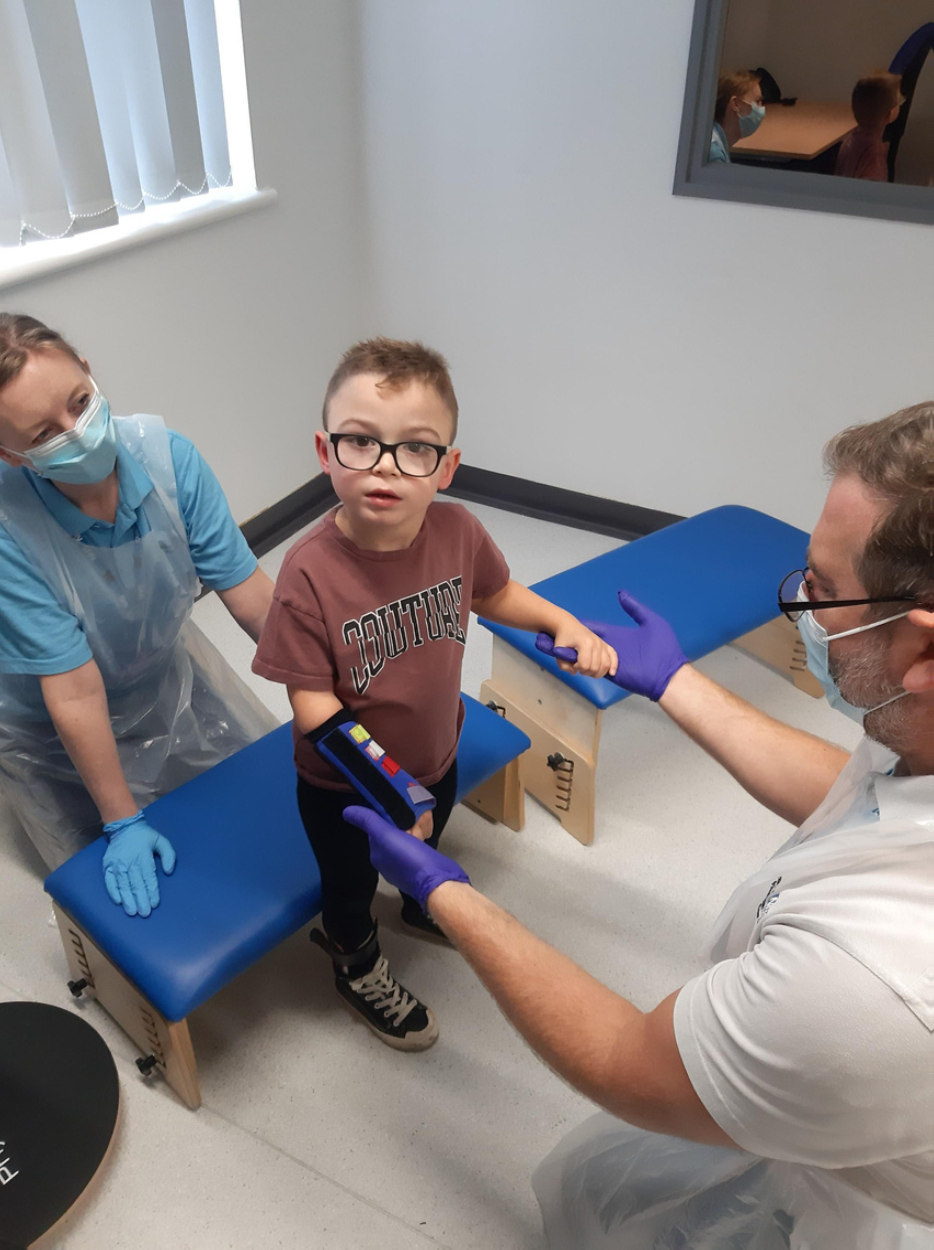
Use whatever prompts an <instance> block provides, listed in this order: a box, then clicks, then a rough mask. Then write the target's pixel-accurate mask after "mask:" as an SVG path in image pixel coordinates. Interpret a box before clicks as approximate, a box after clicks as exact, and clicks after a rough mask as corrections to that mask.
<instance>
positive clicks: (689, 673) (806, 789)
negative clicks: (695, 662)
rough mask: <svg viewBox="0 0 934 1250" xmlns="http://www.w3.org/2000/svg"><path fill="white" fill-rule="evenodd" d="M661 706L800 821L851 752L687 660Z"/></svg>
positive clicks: (745, 782)
mask: <svg viewBox="0 0 934 1250" xmlns="http://www.w3.org/2000/svg"><path fill="white" fill-rule="evenodd" d="M659 706H660V707H661V708H662V709H663V711H665V712H666V713H667V714H668V715H669V716H670V717H671V719H672V720H673V721H674V722H675V724H676V725H678V726H679V727H680V728H681V729H683V730H684V732H685V733H686V734H687V735H688V736H689V737H690V738H692V739H693V740H694V741H695V742H696V743H697V744H698V746H701V747H703V749H704V750H705V751H706V752H707V753H708V754H709V755H712V756H713V758H714V759H715V760H717V762H718V763H720V764H722V765H723V767H724V768H725V769H726V770H727V771H728V772H729V773H730V774H731V775H732V776H733V777H735V778H736V780H737V781H738V782H739V783H740V785H741V786H742V787H743V788H744V789H745V790H746V791H748V793H749V794H751V795H752V796H753V798H754V799H757V800H758V801H759V802H760V803H762V804H763V806H765V807H767V808H769V810H770V811H773V812H775V813H776V814H777V815H779V816H782V817H783V818H784V819H785V820H789V821H791V823H792V824H794V825H800V824H802V823H803V822H804V821H805V820H806V819H807V818H808V816H810V815H811V813H812V812H813V811H814V810H815V809H816V808H817V807H818V806H819V805H820V803H821V802H822V801H823V800H824V798H825V797H826V796H827V792H828V791H829V790H830V787H831V786H832V785H833V783H834V782H835V781H836V779H837V777H838V776H839V775H840V773H841V771H842V770H843V768H844V766H845V765H846V762H847V760H848V759H849V758H850V757H849V753H848V752H847V751H844V750H843V749H842V748H841V747H837V746H833V745H832V744H831V743H829V742H825V741H824V740H823V739H822V738H815V737H814V736H813V735H812V734H808V733H805V732H804V731H803V730H801V729H793V728H792V727H791V726H790V725H784V724H782V722H781V721H777V720H773V719H772V717H771V716H767V715H766V714H765V713H764V712H760V711H759V710H758V708H754V707H753V706H752V704H750V703H746V701H745V700H744V699H740V698H738V697H737V696H736V695H734V694H731V693H730V692H729V691H728V690H724V689H723V687H722V686H718V685H717V683H716V682H714V681H711V680H710V678H708V677H705V676H704V675H703V673H700V672H698V670H697V669H695V668H692V667H691V666H690V665H685V666H684V667H683V668H681V669H679V670H678V672H677V673H675V675H674V677H673V678H672V679H671V681H670V682H669V684H668V688H667V690H666V691H665V693H664V694H663V695H662V697H661V699H660V700H659Z"/></svg>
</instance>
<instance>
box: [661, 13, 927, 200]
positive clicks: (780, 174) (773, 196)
mask: <svg viewBox="0 0 934 1250" xmlns="http://www.w3.org/2000/svg"><path fill="white" fill-rule="evenodd" d="M726 13H727V0H696V3H695V7H694V25H693V29H692V31H691V47H690V52H689V54H688V72H687V83H686V85H685V91H684V112H683V114H682V117H681V140H680V142H679V144H678V160H677V164H676V167H675V184H674V193H675V195H693V196H700V197H701V198H703V199H708V200H733V201H736V202H738V203H742V204H769V205H772V206H774V207H776V208H804V209H812V210H814V211H816V212H822V213H847V214H849V215H850V216H855V217H882V218H885V219H887V220H890V221H912V222H919V223H922V224H925V225H932V224H934V188H932V187H913V186H902V185H901V184H899V183H891V182H866V181H863V180H861V179H859V178H835V177H833V176H832V175H828V174H809V173H803V172H799V171H796V170H790V169H789V170H783V169H756V168H754V167H753V166H751V165H738V164H730V165H726V164H722V163H720V164H712V165H711V164H708V163H707V156H708V153H709V151H710V134H711V127H712V124H713V110H714V102H715V99H716V84H717V76H718V74H719V71H720V49H721V48H722V46H723V34H724V30H725V28H726Z"/></svg>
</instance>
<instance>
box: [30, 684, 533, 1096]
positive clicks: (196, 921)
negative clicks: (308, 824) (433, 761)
mask: <svg viewBox="0 0 934 1250" xmlns="http://www.w3.org/2000/svg"><path fill="white" fill-rule="evenodd" d="M463 699H464V705H465V709H466V715H465V718H464V726H463V730H462V732H461V741H460V746H459V748H458V754H457V766H458V789H457V800H458V802H461V801H466V802H468V803H469V805H470V806H472V807H475V808H476V810H479V811H481V812H484V814H486V815H488V816H490V815H494V814H496V813H495V812H494V810H492V809H494V808H495V806H496V800H497V797H498V796H497V790H496V786H497V784H501V779H502V774H503V772H504V770H505V771H507V772H508V770H513V772H512V777H511V779H510V778H507V781H506V783H505V784H507V785H508V787H509V788H510V789H511V790H513V791H514V792H515V795H516V796H518V797H517V798H515V797H513V798H512V799H511V800H510V801H509V802H508V803H507V804H506V807H507V809H508V810H506V811H505V814H506V815H507V816H508V815H510V814H511V815H512V816H513V817H514V816H515V815H516V812H517V811H518V813H519V820H520V823H521V797H522V794H523V790H522V786H521V781H520V776H519V771H518V757H519V756H520V755H521V754H522V752H523V751H525V750H526V749H527V748H528V746H529V740H528V738H527V737H526V735H525V734H524V733H523V732H522V731H521V730H520V729H517V728H516V726H514V725H511V724H510V723H509V722H508V721H507V720H505V719H503V717H501V716H498V715H497V714H496V713H495V712H493V711H491V710H490V709H489V708H486V707H484V706H483V705H482V704H480V703H478V702H477V701H476V699H471V698H470V697H469V696H467V695H464V696H463ZM491 787H492V788H491ZM500 797H501V795H500ZM517 803H519V804H520V806H519V807H518V808H517V806H516V804H517ZM148 813H149V815H150V816H151V818H152V823H153V825H154V826H155V827H156V828H157V829H158V830H159V831H160V832H162V833H164V834H165V835H166V836H167V837H168V838H169V839H170V841H171V842H172V843H173V845H174V846H175V849H176V851H177V852H178V867H177V868H176V870H175V872H174V874H173V875H172V877H171V878H165V877H163V876H162V874H161V872H160V878H161V880H160V887H161V895H162V899H161V902H160V905H159V907H158V908H156V910H155V911H154V912H153V913H152V915H151V916H149V917H148V918H147V919H146V920H141V919H139V918H138V917H133V918H131V917H129V916H127V915H125V914H124V911H123V909H122V908H121V907H117V906H115V905H114V904H113V903H112V902H111V901H110V898H109V897H108V895H107V892H106V890H105V888H104V881H103V874H102V872H101V855H102V853H103V846H102V843H101V842H100V841H98V842H96V843H94V844H93V845H91V846H88V847H86V848H85V849H84V850H83V851H79V852H78V854H77V855H74V856H73V857H72V858H71V859H70V860H68V861H67V863H65V864H63V865H62V866H61V867H60V868H57V869H56V870H55V871H54V872H53V873H51V875H50V876H49V877H48V879H47V880H46V883H45V888H46V890H47V891H48V893H49V894H50V895H51V896H52V898H53V900H54V901H55V911H56V915H57V917H58V922H59V928H60V931H61V935H62V941H63V943H64V946H65V953H66V956H67V958H68V964H69V968H70V970H71V973H72V976H73V978H74V980H73V981H72V982H71V983H70V985H71V986H73V987H75V988H74V989H73V992H78V993H80V992H81V990H82V989H83V988H84V987H83V986H82V985H81V982H82V981H83V982H85V983H86V984H87V986H88V987H89V988H93V990H94V991H95V994H96V996H97V998H98V1000H99V1001H100V1002H101V1004H102V1005H103V1006H104V1007H105V1008H106V1009H107V1010H108V1011H109V1012H110V1014H111V1015H112V1016H113V1017H114V1019H115V1020H116V1021H117V1022H118V1024H120V1025H121V1026H122V1027H123V1028H124V1029H125V1030H126V1032H127V1033H129V1035H130V1036H131V1037H132V1038H133V1040H134V1041H135V1042H136V1044H137V1045H138V1046H139V1047H140V1049H141V1050H142V1051H143V1052H144V1053H145V1054H146V1055H147V1056H155V1060H154V1063H155V1064H158V1066H160V1067H161V1068H162V1069H163V1071H164V1072H165V1075H166V1078H167V1080H168V1081H169V1083H170V1084H171V1085H172V1087H173V1088H174V1089H175V1090H176V1092H177V1093H178V1094H179V1096H180V1097H181V1098H182V1100H183V1101H184V1102H186V1103H187V1104H188V1106H190V1107H197V1106H198V1105H199V1104H200V1101H201V1097H200V1092H199V1090H198V1082H197V1075H196V1070H195V1062H194V1052H193V1050H192V1046H191V1039H190V1036H189V1033H188V1026H187V1023H186V1020H185V1018H186V1017H187V1016H188V1015H189V1014H190V1013H191V1012H192V1011H193V1010H194V1009H195V1008H196V1007H198V1006H199V1005H200V1004H201V1003H203V1002H205V1001H206V1000H207V999H209V998H210V997H211V996H212V995H213V994H216V993H217V991H218V990H220V989H221V988H222V987H223V986H225V985H226V984H227V983H228V982H229V981H231V980H232V979H233V978H234V977H235V976H236V975H237V974H238V973H239V972H242V971H243V970H244V969H246V968H248V967H249V966H250V965H251V964H253V963H254V962H255V961H256V960H257V959H259V958H260V957H261V956H262V955H264V954H266V952H267V951H270V950H272V949H273V948H274V947H275V946H277V945H278V944H279V943H280V942H282V941H284V940H285V939H286V938H287V937H289V936H290V935H291V934H292V933H295V932H296V931H297V930H298V929H300V928H302V926H303V925H306V924H308V923H309V921H311V920H312V919H313V918H314V917H315V916H316V915H317V914H318V912H319V911H320V910H321V879H320V877H319V874H318V865H317V863H316V862H315V858H314V855H313V854H312V852H311V848H310V847H309V845H308V839H307V837H306V836H305V831H304V828H303V827H302V823H301V820H300V818H299V815H298V807H297V804H296V800H295V766H294V764H293V762H292V729H291V725H290V724H285V725H280V726H279V728H278V729H274V730H273V731H272V732H271V733H269V734H267V735H266V736H265V737H263V738H260V739H259V740H258V741H257V742H254V743H252V744H251V745H250V746H248V747H244V748H243V750H241V751H238V752H237V753H236V754H235V755H232V756H231V757H230V758H229V759H226V760H224V761H223V762H222V763H220V764H217V765H216V766H215V767H214V768H212V769H210V770H209V771H208V772H206V773H202V774H201V776H200V777H195V778H194V779H193V780H191V781H189V782H187V783H186V784H185V785H183V786H180V787H179V788H178V789H177V790H174V791H172V792H171V793H170V794H166V795H164V796H163V797H162V798H161V799H158V800H157V801H156V802H155V803H153V804H151V806H150V807H149V808H148ZM514 827H515V826H514ZM150 1063H151V1064H152V1061H150Z"/></svg>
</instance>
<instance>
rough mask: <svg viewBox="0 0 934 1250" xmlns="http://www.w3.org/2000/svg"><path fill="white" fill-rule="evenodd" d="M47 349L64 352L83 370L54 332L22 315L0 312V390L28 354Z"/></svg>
mask: <svg viewBox="0 0 934 1250" xmlns="http://www.w3.org/2000/svg"><path fill="white" fill-rule="evenodd" d="M49 348H55V349H57V350H58V351H61V352H64V353H65V354H66V355H67V356H70V357H71V358H72V360H74V361H76V362H77V363H78V364H79V365H81V368H82V369H83V368H84V362H83V361H82V359H81V357H80V356H79V355H78V353H77V352H76V351H75V349H74V348H73V347H72V345H71V344H70V343H69V342H68V341H67V340H66V339H64V338H62V336H61V335H60V334H59V333H58V331H57V330H50V329H49V327H48V326H47V325H44V324H43V323H42V322H41V321H38V320H37V319H36V318H35V317H30V316H28V315H27V314H26V313H5V312H0V389H2V388H3V387H4V386H6V384H7V382H12V381H13V379H14V378H15V377H17V376H18V374H19V373H20V371H21V370H22V368H23V366H24V365H25V364H26V361H27V360H28V359H29V354H30V352H37V351H46V350H48V349H49Z"/></svg>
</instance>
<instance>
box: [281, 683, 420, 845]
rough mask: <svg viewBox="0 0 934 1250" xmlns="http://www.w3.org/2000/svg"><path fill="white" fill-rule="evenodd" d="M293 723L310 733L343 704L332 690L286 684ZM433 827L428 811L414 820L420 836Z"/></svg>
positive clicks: (302, 731) (342, 707)
mask: <svg viewBox="0 0 934 1250" xmlns="http://www.w3.org/2000/svg"><path fill="white" fill-rule="evenodd" d="M286 690H287V691H288V695H289V702H290V703H291V704H292V714H293V716H294V717H295V724H296V725H297V726H298V731H299V733H301V734H310V733H312V732H313V731H314V730H315V729H317V728H318V726H319V725H323V724H324V722H325V721H326V720H330V718H331V717H332V716H335V715H336V714H337V713H338V712H342V711H343V710H344V705H343V703H341V701H340V699H339V698H338V697H337V695H336V694H335V693H334V691H333V690H302V689H301V688H300V687H299V686H286ZM433 827H434V824H433V820H432V815H431V812H430V811H427V812H422V814H421V815H420V816H419V818H418V820H417V821H416V822H415V829H416V831H417V833H418V836H419V837H420V838H430V837H431V833H432V829H433Z"/></svg>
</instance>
